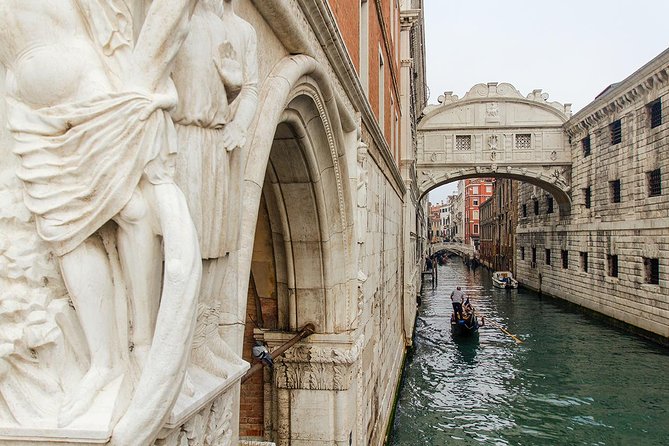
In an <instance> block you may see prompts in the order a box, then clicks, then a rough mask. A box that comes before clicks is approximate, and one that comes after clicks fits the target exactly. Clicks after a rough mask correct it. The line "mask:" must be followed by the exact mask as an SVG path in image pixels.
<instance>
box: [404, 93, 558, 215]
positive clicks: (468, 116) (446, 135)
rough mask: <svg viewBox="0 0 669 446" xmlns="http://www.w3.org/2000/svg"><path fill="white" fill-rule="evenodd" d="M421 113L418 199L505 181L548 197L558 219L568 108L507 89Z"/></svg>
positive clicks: (444, 102)
mask: <svg viewBox="0 0 669 446" xmlns="http://www.w3.org/2000/svg"><path fill="white" fill-rule="evenodd" d="M439 99H440V105H437V106H429V107H428V108H426V109H425V111H424V116H423V118H422V119H421V122H420V124H419V126H418V153H417V156H416V160H417V166H416V169H417V172H418V182H419V187H420V192H421V195H424V194H425V193H427V192H428V191H429V190H431V189H434V188H435V187H437V186H439V185H442V184H445V183H448V182H451V181H457V180H461V179H467V178H476V177H493V178H510V179H514V180H519V181H523V182H527V183H530V184H534V185H536V186H539V187H541V188H542V189H544V190H546V191H547V192H549V193H550V194H552V195H553V196H554V198H555V200H556V202H557V204H558V206H559V207H560V211H561V212H562V213H564V212H566V211H568V210H569V209H570V207H571V150H570V147H569V143H568V137H567V135H566V133H565V132H564V129H563V125H564V123H565V122H566V121H567V120H568V119H569V117H570V116H571V110H570V105H569V104H567V105H562V104H559V103H557V102H548V95H547V94H545V93H542V92H541V90H534V91H533V92H532V93H530V94H529V95H527V96H526V97H524V96H522V95H521V94H520V92H519V91H518V90H516V89H515V88H514V87H513V86H512V85H510V84H506V83H501V84H498V83H496V82H490V83H488V84H477V85H475V86H474V87H472V89H471V90H470V91H469V92H468V93H467V94H466V95H465V96H464V97H463V98H462V99H459V98H458V97H457V96H454V95H452V94H450V93H446V94H445V95H443V96H441V97H440V98H439Z"/></svg>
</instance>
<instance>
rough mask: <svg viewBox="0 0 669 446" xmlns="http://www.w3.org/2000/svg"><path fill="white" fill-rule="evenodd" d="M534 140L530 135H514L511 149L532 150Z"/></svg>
mask: <svg viewBox="0 0 669 446" xmlns="http://www.w3.org/2000/svg"><path fill="white" fill-rule="evenodd" d="M532 147H534V138H533V136H532V133H514V134H513V148H514V149H515V150H532Z"/></svg>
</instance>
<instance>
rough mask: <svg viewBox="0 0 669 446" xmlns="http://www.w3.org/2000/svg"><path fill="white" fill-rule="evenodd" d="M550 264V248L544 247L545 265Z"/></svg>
mask: <svg viewBox="0 0 669 446" xmlns="http://www.w3.org/2000/svg"><path fill="white" fill-rule="evenodd" d="M550 264H551V250H550V249H546V265H550Z"/></svg>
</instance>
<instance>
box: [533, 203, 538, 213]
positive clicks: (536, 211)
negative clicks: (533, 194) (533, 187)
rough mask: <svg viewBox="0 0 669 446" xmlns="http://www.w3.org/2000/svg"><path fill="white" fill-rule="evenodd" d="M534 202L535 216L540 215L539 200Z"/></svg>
mask: <svg viewBox="0 0 669 446" xmlns="http://www.w3.org/2000/svg"><path fill="white" fill-rule="evenodd" d="M533 201H534V215H539V200H533Z"/></svg>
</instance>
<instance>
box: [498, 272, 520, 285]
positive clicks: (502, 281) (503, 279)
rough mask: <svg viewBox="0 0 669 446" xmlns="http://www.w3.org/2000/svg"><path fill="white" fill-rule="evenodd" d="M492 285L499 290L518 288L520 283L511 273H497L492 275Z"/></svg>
mask: <svg viewBox="0 0 669 446" xmlns="http://www.w3.org/2000/svg"><path fill="white" fill-rule="evenodd" d="M492 284H493V285H495V286H496V287H497V288H518V281H517V280H516V279H514V278H513V274H511V271H495V272H494V273H492Z"/></svg>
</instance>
